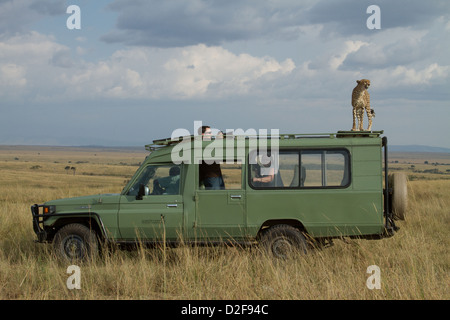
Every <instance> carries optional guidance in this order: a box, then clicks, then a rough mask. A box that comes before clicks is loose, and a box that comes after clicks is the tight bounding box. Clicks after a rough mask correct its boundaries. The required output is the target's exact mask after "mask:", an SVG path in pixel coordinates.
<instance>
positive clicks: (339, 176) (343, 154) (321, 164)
mask: <svg viewBox="0 0 450 320" xmlns="http://www.w3.org/2000/svg"><path fill="white" fill-rule="evenodd" d="M300 158H301V164H302V168H303V171H304V175H303V176H304V184H303V186H304V187H343V186H347V185H348V184H349V183H350V174H349V171H350V169H349V154H348V152H347V151H345V150H311V151H301V152H300Z"/></svg>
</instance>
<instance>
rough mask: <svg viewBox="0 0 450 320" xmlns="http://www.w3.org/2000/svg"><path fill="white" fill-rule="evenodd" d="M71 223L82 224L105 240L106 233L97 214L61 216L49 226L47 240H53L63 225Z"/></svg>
mask: <svg viewBox="0 0 450 320" xmlns="http://www.w3.org/2000/svg"><path fill="white" fill-rule="evenodd" d="M72 223H79V224H82V225H84V226H86V227H88V228H89V229H92V230H93V231H95V233H96V234H97V237H98V238H99V240H101V241H104V240H106V233H105V230H104V226H103V222H102V221H101V218H100V217H99V216H98V215H97V214H92V213H91V214H90V215H89V216H87V215H86V216H83V215H81V216H80V215H77V216H73V215H70V216H67V217H65V216H61V217H59V219H57V220H56V221H55V222H54V223H53V225H52V226H51V230H50V231H49V232H47V235H48V236H47V240H48V241H53V238H54V236H55V234H56V233H57V232H58V231H59V230H60V229H61V228H62V227H64V226H66V225H68V224H72Z"/></svg>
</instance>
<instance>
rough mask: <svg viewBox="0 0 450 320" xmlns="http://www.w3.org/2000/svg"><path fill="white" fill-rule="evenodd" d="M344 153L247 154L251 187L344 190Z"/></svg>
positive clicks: (347, 168) (346, 158)
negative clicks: (332, 188)
mask: <svg viewBox="0 0 450 320" xmlns="http://www.w3.org/2000/svg"><path fill="white" fill-rule="evenodd" d="M349 158H350V156H349V153H348V151H347V150H292V151H291V150H289V151H287V150H286V151H283V150H280V151H279V152H278V153H275V154H271V155H267V154H266V153H265V152H264V153H258V152H257V151H253V152H250V154H249V184H250V186H251V187H252V188H256V189H261V188H268V189H270V188H272V189H273V188H321V187H322V188H323V187H344V186H347V185H348V184H349V183H350V166H349V163H350V162H349Z"/></svg>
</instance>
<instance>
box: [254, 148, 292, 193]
mask: <svg viewBox="0 0 450 320" xmlns="http://www.w3.org/2000/svg"><path fill="white" fill-rule="evenodd" d="M296 164H297V165H298V154H295V153H292V154H289V153H267V152H266V151H264V152H258V151H256V150H255V151H252V152H250V154H249V184H250V186H252V187H253V188H283V187H285V186H286V184H287V186H289V183H290V181H292V180H293V179H294V175H295V165H296Z"/></svg>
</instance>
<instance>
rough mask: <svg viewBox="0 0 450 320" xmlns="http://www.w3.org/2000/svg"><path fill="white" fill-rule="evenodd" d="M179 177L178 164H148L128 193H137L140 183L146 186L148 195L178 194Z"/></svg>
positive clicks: (179, 168) (133, 194) (132, 194)
mask: <svg viewBox="0 0 450 320" xmlns="http://www.w3.org/2000/svg"><path fill="white" fill-rule="evenodd" d="M180 177H181V167H180V166H179V165H149V166H147V167H145V169H144V170H143V171H142V172H141V175H140V176H139V178H138V179H137V180H136V182H135V184H134V185H133V186H132V187H131V188H130V190H129V191H128V195H131V196H135V195H137V194H138V191H139V187H140V185H141V184H142V185H144V186H145V187H146V188H147V192H146V194H148V195H176V194H180Z"/></svg>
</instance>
